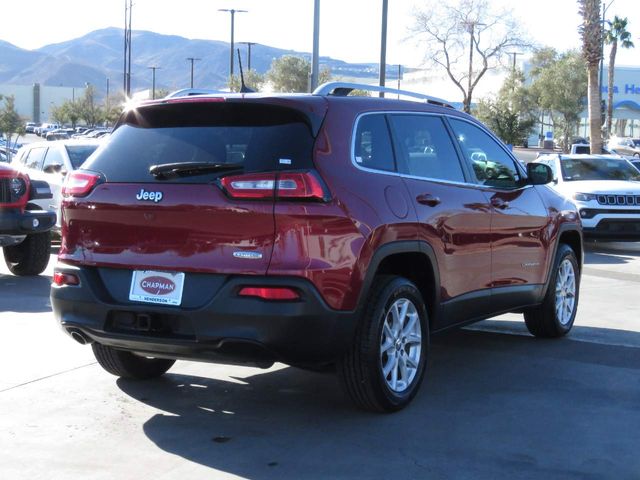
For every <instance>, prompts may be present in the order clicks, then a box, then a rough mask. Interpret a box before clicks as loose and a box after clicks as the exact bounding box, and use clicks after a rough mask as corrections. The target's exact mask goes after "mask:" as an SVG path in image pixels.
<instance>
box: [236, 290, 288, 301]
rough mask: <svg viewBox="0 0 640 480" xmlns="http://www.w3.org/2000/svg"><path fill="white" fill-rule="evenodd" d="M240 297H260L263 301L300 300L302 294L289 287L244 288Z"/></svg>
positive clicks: (239, 293)
mask: <svg viewBox="0 0 640 480" xmlns="http://www.w3.org/2000/svg"><path fill="white" fill-rule="evenodd" d="M238 295H240V296H241V297H258V298H261V299H263V300H297V299H299V298H300V294H299V293H298V292H297V291H296V290H294V289H293V288H289V287H243V288H241V289H240V291H239V292H238Z"/></svg>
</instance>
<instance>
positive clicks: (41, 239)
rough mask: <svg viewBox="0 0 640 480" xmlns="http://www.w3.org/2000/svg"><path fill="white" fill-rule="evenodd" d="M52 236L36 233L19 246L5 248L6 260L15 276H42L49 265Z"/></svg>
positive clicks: (46, 233)
mask: <svg viewBox="0 0 640 480" xmlns="http://www.w3.org/2000/svg"><path fill="white" fill-rule="evenodd" d="M50 255H51V234H50V233H49V232H43V233H34V234H33V235H27V237H26V238H25V239H24V240H23V241H22V243H19V244H18V245H13V246H11V247H4V260H5V262H6V263H7V267H8V268H9V270H10V271H11V273H13V274H14V275H20V276H23V275H40V274H41V273H42V272H44V269H45V268H47V265H48V264H49V258H50Z"/></svg>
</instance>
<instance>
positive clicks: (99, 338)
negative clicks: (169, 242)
mask: <svg viewBox="0 0 640 480" xmlns="http://www.w3.org/2000/svg"><path fill="white" fill-rule="evenodd" d="M56 271H61V272H64V273H73V274H75V275H77V276H78V277H79V278H80V285H79V286H62V287H58V286H55V285H54V286H52V289H51V303H52V306H53V312H54V315H55V318H56V319H57V321H58V322H60V324H61V326H62V328H63V329H64V330H65V331H66V332H67V333H69V334H71V333H73V332H74V331H75V332H78V331H80V332H82V333H83V334H84V335H86V336H87V337H89V338H90V339H91V340H93V341H96V342H98V343H101V344H103V345H108V346H111V347H115V348H120V349H123V350H129V351H134V352H138V353H144V354H147V355H150V356H157V357H167V358H183V359H192V360H205V361H212V362H219V363H230V364H252V365H259V366H265V367H266V366H269V365H270V364H271V363H273V362H274V361H281V362H284V363H288V364H318V363H327V362H332V361H334V360H336V359H337V358H339V357H340V356H341V355H342V354H343V353H344V352H345V351H346V350H347V348H348V347H349V345H350V344H351V340H352V338H353V335H354V330H355V320H354V319H355V318H356V315H355V314H354V313H353V312H339V311H335V310H332V309H330V308H329V307H328V306H327V305H326V303H325V302H324V301H323V300H322V298H321V297H320V295H319V294H318V292H317V291H316V289H315V288H314V287H313V285H312V284H310V283H309V282H308V281H306V280H304V279H300V278H288V277H282V278H278V277H276V278H274V277H265V276H225V275H204V274H190V273H187V274H186V278H185V296H184V297H183V306H180V307H171V306H159V305H155V304H143V303H139V302H131V301H129V300H128V289H129V284H130V280H131V272H130V271H126V270H120V269H118V270H116V269H104V268H103V269H97V268H93V267H75V266H69V265H64V264H59V265H58V266H57V267H56ZM126 279H128V280H126ZM127 282H128V283H127ZM116 283H117V285H116ZM257 284H258V285H265V286H288V287H294V288H296V289H297V290H298V292H300V300H296V301H264V300H261V299H258V298H251V297H239V296H238V295H237V292H238V291H239V289H240V288H241V287H242V286H247V285H257ZM198 299H199V300H198Z"/></svg>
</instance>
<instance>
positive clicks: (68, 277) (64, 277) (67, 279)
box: [53, 272, 80, 287]
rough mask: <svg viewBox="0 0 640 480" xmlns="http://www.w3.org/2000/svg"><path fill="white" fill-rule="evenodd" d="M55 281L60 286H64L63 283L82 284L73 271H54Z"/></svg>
mask: <svg viewBox="0 0 640 480" xmlns="http://www.w3.org/2000/svg"><path fill="white" fill-rule="evenodd" d="M53 283H54V285H57V286H58V287H62V286H63V285H80V279H79V278H78V276H77V275H74V274H73V273H62V272H54V273H53Z"/></svg>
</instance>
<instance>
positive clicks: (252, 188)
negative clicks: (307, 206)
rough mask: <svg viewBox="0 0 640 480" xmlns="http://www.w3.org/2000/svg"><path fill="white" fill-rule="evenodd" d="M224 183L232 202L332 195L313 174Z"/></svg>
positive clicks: (232, 179)
mask: <svg viewBox="0 0 640 480" xmlns="http://www.w3.org/2000/svg"><path fill="white" fill-rule="evenodd" d="M220 183H221V185H222V187H223V189H224V190H225V192H226V193H227V195H229V196H230V197H231V198H238V199H247V200H249V199H253V200H256V199H261V200H266V199H272V198H274V196H275V197H276V198H279V199H285V200H321V201H325V200H327V199H328V194H327V192H326V190H325V188H324V187H323V185H322V183H321V180H320V179H319V178H318V176H317V175H316V174H314V173H313V172H282V173H273V172H270V173H252V174H247V175H232V176H229V177H224V178H222V179H221V180H220Z"/></svg>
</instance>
